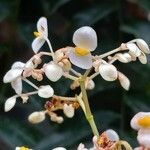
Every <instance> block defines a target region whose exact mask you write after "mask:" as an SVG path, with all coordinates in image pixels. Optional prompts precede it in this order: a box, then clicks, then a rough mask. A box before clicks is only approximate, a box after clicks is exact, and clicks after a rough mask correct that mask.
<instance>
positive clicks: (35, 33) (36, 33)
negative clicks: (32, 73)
mask: <svg viewBox="0 0 150 150" xmlns="http://www.w3.org/2000/svg"><path fill="white" fill-rule="evenodd" d="M33 33H34V35H35V36H36V37H39V36H41V33H40V32H36V31H35V32H33Z"/></svg>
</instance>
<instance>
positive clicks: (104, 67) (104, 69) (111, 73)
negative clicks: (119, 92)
mask: <svg viewBox="0 0 150 150" xmlns="http://www.w3.org/2000/svg"><path fill="white" fill-rule="evenodd" d="M99 73H100V75H101V76H102V78H103V79H105V80H106V81H114V80H116V79H117V77H118V72H117V69H116V67H115V66H113V65H112V64H107V63H102V64H101V65H100V66H99Z"/></svg>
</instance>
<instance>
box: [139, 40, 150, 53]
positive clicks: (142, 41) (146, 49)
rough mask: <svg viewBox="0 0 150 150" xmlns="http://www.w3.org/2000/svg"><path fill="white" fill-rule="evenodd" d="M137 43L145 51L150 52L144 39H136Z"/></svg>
mask: <svg viewBox="0 0 150 150" xmlns="http://www.w3.org/2000/svg"><path fill="white" fill-rule="evenodd" d="M136 43H137V45H138V47H139V48H140V49H141V50H142V51H143V52H144V53H147V54H150V49H149V47H148V45H147V43H146V42H145V41H144V40H143V39H136Z"/></svg>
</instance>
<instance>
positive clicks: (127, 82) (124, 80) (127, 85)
mask: <svg viewBox="0 0 150 150" xmlns="http://www.w3.org/2000/svg"><path fill="white" fill-rule="evenodd" d="M118 80H119V82H120V84H121V86H122V87H123V88H124V89H125V90H127V91H128V90H129V88H130V80H129V79H128V78H127V77H126V76H125V75H124V74H123V73H121V72H119V71H118Z"/></svg>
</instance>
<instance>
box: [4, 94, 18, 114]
mask: <svg viewBox="0 0 150 150" xmlns="http://www.w3.org/2000/svg"><path fill="white" fill-rule="evenodd" d="M15 104H16V97H15V96H13V97H10V98H8V99H7V100H6V102H5V106H4V110H5V112H8V111H10V110H11V109H12V108H13V107H14V106H15Z"/></svg>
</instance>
